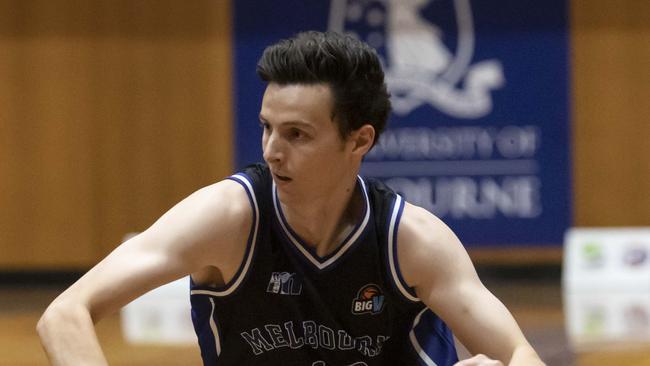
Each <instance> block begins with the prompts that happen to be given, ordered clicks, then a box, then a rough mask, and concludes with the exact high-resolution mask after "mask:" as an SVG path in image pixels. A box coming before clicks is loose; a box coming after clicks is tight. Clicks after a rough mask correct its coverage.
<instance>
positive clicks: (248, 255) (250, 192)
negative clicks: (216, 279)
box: [190, 173, 260, 297]
mask: <svg viewBox="0 0 650 366" xmlns="http://www.w3.org/2000/svg"><path fill="white" fill-rule="evenodd" d="M227 179H229V180H232V181H235V182H237V183H239V184H240V185H241V186H242V187H243V188H244V191H246V196H248V201H249V203H250V205H251V209H252V211H253V221H252V224H251V229H250V233H249V234H248V241H247V242H246V252H245V253H244V259H243V260H242V263H241V264H240V265H239V268H238V269H237V273H236V274H235V276H233V278H232V279H231V280H230V281H229V282H228V283H227V284H225V285H224V286H221V287H218V288H215V287H210V286H195V285H194V281H192V280H191V277H190V281H191V282H190V283H191V287H192V289H191V292H190V293H191V294H192V295H211V296H218V297H223V296H228V295H230V294H232V293H233V292H235V290H237V288H239V286H240V285H241V284H242V282H244V279H245V278H246V275H247V274H248V272H249V270H250V266H251V263H252V261H253V256H254V254H255V245H256V243H257V233H258V231H259V217H260V212H259V206H258V204H257V198H256V196H255V190H254V189H253V184H252V180H251V178H250V177H248V176H247V175H246V174H244V173H237V174H234V175H231V176H230V177H228V178H227Z"/></svg>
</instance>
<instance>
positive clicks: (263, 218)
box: [191, 164, 457, 366]
mask: <svg viewBox="0 0 650 366" xmlns="http://www.w3.org/2000/svg"><path fill="white" fill-rule="evenodd" d="M229 179H232V180H234V181H236V182H238V183H239V184H241V185H242V186H243V187H244V189H245V190H246V193H247V194H248V198H249V200H250V203H251V207H252V210H253V224H252V227H251V232H250V235H249V239H248V246H247V249H246V252H245V255H244V260H243V262H242V264H241V266H240V268H239V270H238V272H237V273H236V275H235V276H234V277H233V279H232V280H231V281H230V283H228V284H227V285H225V286H224V287H222V288H213V287H204V286H197V285H195V284H194V283H191V303H192V321H193V323H194V328H195V330H196V334H197V336H198V340H199V345H200V348H201V357H202V358H203V363H204V365H228V366H230V365H233V366H234V365H237V366H239V365H264V366H268V365H284V366H293V365H295V366H298V365H299V366H344V365H345V366H348V365H350V366H351V365H354V366H363V365H368V366H370V365H438V366H442V365H452V364H453V363H455V362H457V356H456V350H455V348H454V341H453V337H452V335H451V332H450V331H449V329H448V328H447V327H446V325H445V324H444V323H443V322H442V320H440V318H438V317H437V316H436V315H435V314H434V313H433V312H431V311H430V310H429V309H428V308H426V306H424V305H423V304H422V303H421V302H420V300H419V299H418V298H417V297H416V295H415V293H414V291H413V289H411V288H409V287H408V286H407V285H406V284H405V282H404V280H403V279H402V277H401V275H400V271H399V267H398V264H397V260H396V253H397V252H396V247H395V241H396V238H397V229H398V226H399V221H400V216H401V214H402V210H403V208H404V201H403V200H402V198H401V197H400V196H399V195H397V194H395V193H394V192H392V191H391V190H390V189H388V188H387V187H386V186H384V185H382V184H381V183H380V182H377V181H372V180H364V179H362V178H361V177H359V178H358V183H357V184H358V185H359V187H360V188H361V189H360V190H361V191H362V193H363V196H364V202H365V209H364V215H363V219H362V220H361V222H359V223H358V224H357V226H356V227H355V228H354V230H353V231H352V232H351V233H350V235H349V236H348V237H347V238H346V239H345V240H344V241H343V243H341V245H340V246H339V247H338V249H337V250H336V251H334V252H333V253H331V254H329V255H328V256H326V257H319V256H317V255H316V254H315V252H314V251H313V250H311V248H309V247H308V246H307V245H305V244H304V243H303V242H302V240H301V239H300V237H298V235H297V234H296V233H295V232H294V231H293V230H292V229H291V227H290V226H289V224H288V223H287V221H286V220H285V218H284V215H283V213H282V208H281V206H280V204H279V201H278V197H277V194H276V190H275V186H274V183H273V179H272V177H271V175H270V173H269V170H268V168H267V167H266V166H265V165H261V164H258V165H252V166H249V167H248V168H246V169H245V170H244V171H243V172H241V173H238V174H235V175H233V176H231V177H230V178H229Z"/></svg>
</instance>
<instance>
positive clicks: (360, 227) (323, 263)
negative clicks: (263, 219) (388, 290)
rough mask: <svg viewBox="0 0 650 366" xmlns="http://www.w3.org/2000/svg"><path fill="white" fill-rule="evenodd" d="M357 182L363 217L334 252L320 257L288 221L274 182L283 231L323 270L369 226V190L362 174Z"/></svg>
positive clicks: (294, 245) (335, 260) (344, 251)
mask: <svg viewBox="0 0 650 366" xmlns="http://www.w3.org/2000/svg"><path fill="white" fill-rule="evenodd" d="M357 183H358V185H359V186H360V187H361V192H362V196H363V200H364V203H365V205H364V212H363V219H362V220H361V221H360V222H358V223H357V224H356V226H355V228H354V229H353V230H352V231H351V232H350V234H348V236H347V237H346V238H345V239H344V240H343V241H342V242H341V244H340V245H339V246H338V247H337V249H336V250H334V251H333V252H332V253H330V254H328V255H326V256H324V257H320V256H319V255H317V254H316V253H315V252H314V250H312V249H311V248H310V247H309V246H308V245H307V244H306V243H305V241H304V240H303V239H302V238H300V236H298V234H296V232H294V231H293V229H292V228H291V226H290V225H289V223H288V222H287V220H286V218H285V216H284V212H283V211H282V206H281V205H280V199H279V198H278V194H277V187H276V185H275V182H273V187H272V191H273V206H274V207H275V215H276V218H277V220H278V222H279V223H280V226H281V227H282V231H283V232H284V234H285V236H286V237H287V239H288V240H289V242H290V244H291V245H292V246H293V247H295V248H296V249H297V250H298V252H299V253H300V254H301V255H302V256H303V257H304V258H305V259H307V261H308V262H309V263H311V264H312V265H313V266H315V267H316V268H318V269H320V270H323V269H326V268H327V267H329V266H331V265H332V264H334V263H336V262H337V261H338V259H339V258H341V257H342V256H343V255H344V254H345V253H346V252H348V250H349V249H350V248H351V247H352V246H353V244H354V243H356V242H357V240H358V239H359V237H360V236H361V234H362V233H363V231H364V230H365V228H366V227H367V226H368V222H369V221H370V200H369V199H368V192H367V190H366V184H365V182H364V181H363V179H362V178H361V177H360V176H357Z"/></svg>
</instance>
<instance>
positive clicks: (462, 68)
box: [328, 0, 504, 119]
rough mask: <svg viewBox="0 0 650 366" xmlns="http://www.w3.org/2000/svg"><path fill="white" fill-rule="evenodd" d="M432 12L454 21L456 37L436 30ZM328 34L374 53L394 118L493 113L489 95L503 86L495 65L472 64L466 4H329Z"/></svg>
mask: <svg viewBox="0 0 650 366" xmlns="http://www.w3.org/2000/svg"><path fill="white" fill-rule="evenodd" d="M452 3H453V9H449V6H451V5H452ZM436 11H444V12H445V14H449V15H450V16H449V17H450V18H454V19H453V22H451V23H455V25H456V28H457V29H456V32H454V30H453V29H452V30H451V31H450V30H449V29H447V30H445V29H443V28H442V27H441V26H440V25H437V24H435V22H434V20H433V19H432V16H431V14H432V13H433V14H435V12H436ZM451 14H453V15H451ZM449 21H451V19H449ZM444 23H445V24H448V23H450V22H448V21H446V22H444ZM447 27H448V26H447ZM328 28H329V30H332V31H337V32H340V33H347V34H350V35H353V36H355V37H357V38H359V39H361V40H363V41H365V42H366V43H368V44H369V45H371V46H373V47H374V48H376V49H377V50H378V51H379V53H380V57H381V58H382V62H383V66H384V70H385V72H386V81H387V84H388V88H389V90H390V92H391V94H392V104H393V110H394V112H395V113H396V114H398V115H402V116H404V115H407V114H409V113H410V112H411V111H412V110H414V109H415V108H418V107H419V106H421V105H423V104H428V105H430V106H431V107H433V108H435V109H437V110H439V111H441V112H443V113H445V114H447V115H449V116H452V117H455V118H464V119H473V118H480V117H483V116H485V115H487V114H488V113H490V112H491V110H492V95H491V92H492V90H494V89H496V88H499V87H501V86H502V85H503V84H504V77H503V71H502V67H501V63H500V62H499V61H497V60H481V61H478V62H475V63H472V62H473V60H472V59H473V56H474V46H475V37H474V21H473V17H472V9H471V6H470V1H469V0H453V1H452V0H332V2H331V7H330V16H329V26H328ZM445 31H447V33H448V34H447V35H450V34H456V36H455V37H451V36H449V37H445V36H446V34H445ZM449 39H451V40H455V41H454V42H453V43H454V44H449V43H450V42H451V41H449Z"/></svg>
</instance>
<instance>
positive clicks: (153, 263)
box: [37, 32, 542, 366]
mask: <svg viewBox="0 0 650 366" xmlns="http://www.w3.org/2000/svg"><path fill="white" fill-rule="evenodd" d="M257 71H258V74H259V75H260V77H261V78H262V79H263V80H264V81H266V82H268V85H267V88H266V91H265V93H264V97H263V100H262V107H261V111H260V122H261V126H262V129H263V132H262V145H263V151H264V160H265V164H258V165H252V166H250V167H248V168H246V169H244V170H243V171H242V172H239V173H237V174H235V175H233V176H231V177H229V178H228V179H226V180H224V181H221V182H219V183H216V184H214V185H212V186H209V187H206V188H203V189H201V190H199V191H197V192H196V193H194V194H192V195H191V196H189V197H188V198H186V199H185V200H183V201H182V202H180V203H179V204H178V205H176V206H175V207H173V208H172V209H171V210H170V211H169V212H167V213H166V214H164V215H163V216H162V217H161V218H160V219H159V220H158V221H157V222H156V223H154V224H153V226H151V227H150V228H149V229H147V230H146V231H144V232H143V233H142V234H140V235H139V236H137V237H135V238H133V239H131V240H129V241H127V242H125V243H124V244H122V245H121V246H119V247H118V248H117V249H115V251H113V252H112V253H111V254H110V255H109V256H108V257H106V258H105V259H104V260H102V261H101V262H100V263H99V264H98V265H97V266H95V267H94V268H93V269H91V270H90V271H89V272H88V273H87V274H85V275H84V276H83V277H82V278H81V279H80V280H79V281H77V282H76V283H75V284H74V285H72V286H71V287H70V288H69V289H67V290H66V291H65V292H64V293H63V294H61V295H60V296H59V297H58V298H57V299H56V300H55V301H54V302H53V303H52V304H51V305H50V306H49V307H48V309H47V310H46V312H45V314H44V315H43V317H42V318H41V320H40V321H39V324H38V327H37V328H38V332H39V334H40V336H41V339H42V342H43V345H44V347H45V350H46V352H47V353H48V355H49V358H50V361H51V362H52V363H53V364H55V365H104V364H106V360H105V357H104V355H103V354H102V351H101V348H100V345H99V343H98V340H97V337H96V335H95V332H94V327H93V323H95V322H97V321H99V320H100V319H102V318H103V317H105V316H107V315H108V314H110V313H113V312H115V311H117V310H118V309H119V308H120V307H121V306H123V305H124V304H126V303H128V302H129V301H131V300H133V299H134V298H136V297H137V296H139V295H141V294H143V293H145V292H147V291H149V290H151V289H153V288H155V287H157V286H160V285H162V284H164V283H167V282H170V281H172V280H174V279H177V278H180V277H182V276H184V275H186V274H192V276H191V284H190V286H191V303H192V320H193V322H194V326H195V330H196V333H197V336H198V340H199V345H200V347H201V356H202V358H203V361H204V364H205V365H264V366H267V365H300V366H326V365H330V366H342V365H346V366H347V365H356V366H362V365H452V364H456V365H501V364H510V365H526V366H530V365H541V364H542V362H541V360H540V359H539V357H538V356H537V354H536V353H535V351H534V350H533V349H532V347H531V346H530V344H529V343H528V342H527V341H526V339H525V338H524V336H523V334H522V332H521V331H520V329H519V327H518V325H517V323H516V322H515V320H514V319H513V317H512V316H511V314H510V313H509V312H508V310H507V309H506V308H505V307H504V305H503V304H502V303H501V302H499V300H497V299H496V298H495V297H494V296H493V295H492V294H491V293H490V292H489V291H488V290H487V289H486V288H485V287H484V286H483V285H482V283H481V282H480V280H479V279H478V277H477V275H476V272H475V270H474V267H473V265H472V264H471V262H470V260H469V257H468V255H467V253H466V252H465V250H464V248H463V246H462V245H461V243H460V242H459V240H458V239H457V238H456V236H455V235H454V234H453V233H452V232H451V231H450V229H449V228H448V227H447V226H445V224H443V223H442V222H441V221H440V220H439V219H438V218H436V217H435V216H434V215H432V214H431V213H429V212H427V211H425V210H423V209H421V208H419V207H416V206H414V205H411V204H409V203H407V202H405V201H404V199H403V198H402V197H400V196H399V195H397V194H395V193H394V192H393V191H391V190H390V189H389V188H387V187H385V186H383V185H382V184H381V183H379V182H376V181H373V180H367V179H364V178H361V177H359V176H357V173H358V172H359V168H360V165H361V161H362V159H363V157H364V155H365V154H366V153H367V152H368V151H369V150H370V149H371V147H372V146H373V144H374V143H375V141H376V140H377V138H378V136H379V134H380V133H381V132H382V130H383V129H384V126H385V123H386V120H387V117H388V114H389V111H390V102H389V99H388V97H389V95H388V93H387V91H386V85H385V83H384V74H383V71H382V69H381V66H380V63H379V60H378V57H377V55H376V53H375V51H374V50H372V49H371V48H369V47H368V46H367V45H365V44H363V43H361V42H359V41H357V40H355V39H353V38H350V37H347V36H341V35H337V34H335V33H317V32H308V33H302V34H299V35H297V36H296V37H295V38H293V39H289V40H283V41H281V42H279V43H278V44H276V45H273V46H271V47H269V48H267V49H266V51H265V52H264V55H263V56H262V58H261V60H260V61H259V64H258V70H257ZM447 324H448V325H449V327H450V328H451V329H453V330H454V332H455V334H456V335H457V337H458V338H459V339H460V340H461V342H462V343H463V344H464V345H465V346H467V348H468V349H469V350H470V351H471V352H473V353H475V354H477V355H476V356H474V357H472V358H470V359H468V360H464V361H461V362H458V360H457V355H456V350H455V349H454V343H453V338H452V335H451V332H450V330H449V329H448V328H447ZM497 360H500V361H497ZM457 362H458V363H457Z"/></svg>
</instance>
